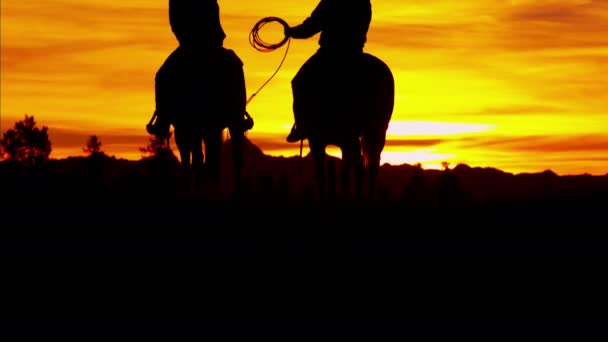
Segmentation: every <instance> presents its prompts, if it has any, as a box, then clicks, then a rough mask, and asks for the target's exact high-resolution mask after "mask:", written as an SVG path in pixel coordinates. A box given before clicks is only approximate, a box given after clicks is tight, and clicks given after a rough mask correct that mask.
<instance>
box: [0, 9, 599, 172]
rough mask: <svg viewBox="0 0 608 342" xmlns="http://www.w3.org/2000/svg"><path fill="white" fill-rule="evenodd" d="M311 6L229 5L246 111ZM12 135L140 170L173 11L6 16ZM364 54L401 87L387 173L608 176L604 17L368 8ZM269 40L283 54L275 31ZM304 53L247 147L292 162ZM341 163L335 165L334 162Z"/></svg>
mask: <svg viewBox="0 0 608 342" xmlns="http://www.w3.org/2000/svg"><path fill="white" fill-rule="evenodd" d="M317 3H318V1H317V0H293V1H285V0H264V1H253V0H219V4H220V8H221V20H222V25H223V27H224V30H225V31H226V34H227V39H226V41H225V46H226V47H227V48H230V49H233V50H234V51H235V52H236V53H237V54H238V55H239V56H240V57H241V59H242V60H243V62H244V70H245V77H246V81H247V87H248V92H249V94H250V95H251V93H253V92H254V91H255V90H257V88H258V87H259V86H260V85H262V84H263V83H264V82H265V81H266V80H267V79H268V77H270V76H271V75H272V73H273V72H274V71H275V69H276V68H277V66H278V65H279V63H280V61H281V59H282V58H283V55H284V53H285V47H283V48H282V49H279V50H276V51H274V52H272V53H261V52H258V51H256V50H255V49H253V48H252V47H251V46H250V45H249V39H248V37H249V32H250V30H251V28H252V27H253V26H254V24H255V23H256V22H257V21H258V20H260V19H262V18H264V17H268V16H276V17H281V18H283V19H284V20H286V21H287V22H288V23H290V24H292V25H296V24H299V23H301V22H302V21H303V20H304V19H305V18H306V17H307V16H308V15H309V14H310V12H311V11H312V10H313V8H314V7H315V6H316V4H317ZM0 6H1V12H0V13H1V20H0V25H1V36H0V45H1V51H0V54H1V63H2V64H1V74H0V79H1V84H0V91H1V93H0V96H1V97H0V116H1V130H2V132H4V131H6V130H7V129H9V128H11V127H12V126H13V124H14V123H15V121H16V120H20V119H23V118H24V116H25V114H28V115H33V116H34V117H35V119H36V121H37V122H38V124H39V125H41V126H48V127H49V133H50V136H51V141H52V143H53V153H52V155H51V157H52V158H63V157H66V156H73V155H83V154H84V153H83V151H82V148H83V146H84V145H85V142H86V140H87V137H88V136H90V135H93V134H96V135H98V136H99V137H100V139H101V141H102V143H103V146H102V147H103V150H104V151H105V152H106V153H108V154H110V155H115V156H117V157H123V158H128V159H139V158H141V153H140V152H139V148H140V147H143V146H145V145H146V144H147V141H148V137H149V136H148V134H147V133H146V131H145V124H146V123H147V122H148V120H149V119H150V117H151V115H152V113H153V111H154V76H155V73H156V71H157V69H158V68H159V67H160V65H161V64H162V63H163V61H164V60H165V58H166V57H167V56H168V54H169V53H170V52H171V51H172V50H173V49H174V48H175V47H176V46H177V41H176V40H175V37H174V36H173V33H172V32H171V29H170V27H169V20H168V11H167V7H168V1H167V0H158V1H157V0H122V1H112V0H86V1H73V0H1V1H0ZM372 8H373V20H372V24H371V27H370V31H369V34H368V43H367V45H366V47H365V50H366V51H367V52H369V53H372V54H374V55H376V56H378V57H380V58H382V59H383V60H384V61H385V62H386V63H387V64H388V65H389V66H390V67H391V69H392V71H393V73H394V75H395V80H396V107H395V111H394V114H393V117H392V122H391V126H390V128H389V132H388V141H387V145H386V148H385V151H384V153H383V161H384V162H388V163H392V164H401V163H410V164H413V163H421V164H422V165H423V166H424V167H427V168H437V167H440V165H441V162H443V161H447V162H449V163H450V164H451V165H456V164H458V163H466V164H468V165H471V166H480V167H496V168H500V169H502V170H505V171H508V172H514V173H519V172H540V171H544V170H547V169H551V170H553V171H555V172H557V173H558V174H582V173H590V174H606V173H608V1H606V0H601V1H591V0H559V1H558V0H536V1H534V0H467V1H444V0H415V1H414V0H372ZM261 34H262V37H263V38H264V40H267V41H278V40H280V39H281V38H282V28H281V27H280V26H273V25H269V26H267V27H266V28H265V29H264V31H263V32H262V33H261ZM317 40H318V36H315V37H313V38H311V39H308V40H294V41H292V43H291V47H290V50H289V52H288V55H287V59H286V61H285V64H284V66H283V68H282V69H281V70H280V72H279V73H278V74H277V76H276V77H275V78H274V79H273V80H272V81H271V83H269V85H268V86H267V87H266V88H264V89H263V90H262V92H260V93H259V95H258V96H257V97H255V99H254V100H253V101H252V102H251V103H250V105H249V106H248V112H249V113H250V114H251V115H252V116H253V117H254V119H255V127H254V129H253V130H252V131H250V132H249V133H248V136H249V138H250V139H251V140H252V141H253V142H254V143H255V144H257V145H258V146H260V147H261V148H262V149H263V150H264V152H265V153H267V154H271V155H285V156H289V155H297V154H299V144H288V143H287V142H285V136H286V135H287V133H288V132H289V129H290V127H291V123H292V120H293V116H292V111H291V101H292V98H291V86H290V81H291V79H292V77H293V76H294V75H295V73H296V72H297V70H298V68H299V67H300V66H301V65H302V64H303V63H304V62H305V61H306V59H307V58H308V57H309V56H311V55H312V54H313V53H314V52H315V50H316V49H317V47H318V45H317ZM332 153H335V152H332Z"/></svg>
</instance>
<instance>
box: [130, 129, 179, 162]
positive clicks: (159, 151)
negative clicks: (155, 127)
mask: <svg viewBox="0 0 608 342" xmlns="http://www.w3.org/2000/svg"><path fill="white" fill-rule="evenodd" d="M172 135H173V133H172V132H169V137H168V138H159V137H157V136H156V135H153V136H151V137H150V140H149V143H148V145H147V146H146V147H142V148H140V149H139V151H140V152H142V153H143V154H144V155H143V156H142V157H143V159H151V158H153V159H164V160H177V157H176V156H175V154H174V153H173V150H172V149H171V146H170V145H169V141H171V136H172Z"/></svg>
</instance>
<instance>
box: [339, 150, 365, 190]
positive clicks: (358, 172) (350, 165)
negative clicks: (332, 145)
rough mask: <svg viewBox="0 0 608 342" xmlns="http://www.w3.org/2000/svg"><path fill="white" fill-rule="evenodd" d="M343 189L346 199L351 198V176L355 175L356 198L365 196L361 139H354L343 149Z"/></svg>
mask: <svg viewBox="0 0 608 342" xmlns="http://www.w3.org/2000/svg"><path fill="white" fill-rule="evenodd" d="M341 150H342V161H343V166H342V189H343V193H344V196H345V198H349V197H350V174H351V171H354V173H355V191H356V193H355V194H356V196H357V197H358V198H361V197H362V195H363V187H362V185H361V183H362V179H363V157H362V156H361V143H360V141H359V139H354V140H352V141H349V142H347V143H345V144H344V145H343V146H342V148H341Z"/></svg>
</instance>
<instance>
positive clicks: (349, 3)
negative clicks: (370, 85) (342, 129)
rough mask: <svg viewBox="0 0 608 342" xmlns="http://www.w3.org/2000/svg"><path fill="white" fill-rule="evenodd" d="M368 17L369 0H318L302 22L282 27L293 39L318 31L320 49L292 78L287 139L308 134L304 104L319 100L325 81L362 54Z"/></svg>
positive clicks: (343, 70) (370, 13)
mask: <svg viewBox="0 0 608 342" xmlns="http://www.w3.org/2000/svg"><path fill="white" fill-rule="evenodd" d="M371 19H372V8H371V1H370V0H321V1H320V2H319V4H318V5H317V7H316V8H315V9H314V10H313V12H312V14H311V15H310V17H308V18H307V19H306V20H304V22H303V23H302V24H300V25H298V26H295V27H290V28H286V29H285V34H286V35H287V36H288V37H291V38H296V39H306V38H310V37H312V36H314V35H315V34H317V33H319V32H320V33H321V35H320V38H319V49H318V50H317V52H316V53H315V54H314V55H313V56H312V57H310V59H308V61H306V63H304V65H303V66H302V67H301V68H300V70H299V71H298V73H297V74H296V76H295V77H294V79H293V80H292V92H293V111H294V119H295V124H294V125H293V127H292V129H291V132H290V134H289V135H288V136H287V141H288V142H296V141H299V140H303V139H305V138H306V137H307V136H306V125H307V123H306V121H305V120H306V118H305V117H304V115H303V113H305V112H310V110H307V109H310V108H306V106H311V105H314V103H316V102H318V101H319V96H316V94H317V95H318V94H319V93H321V92H324V91H331V89H329V87H328V83H327V82H325V81H327V80H329V79H331V78H340V77H342V76H343V75H344V72H348V70H349V68H351V70H352V67H353V66H355V65H356V63H357V61H358V60H359V59H360V57H361V56H362V55H363V48H364V46H365V42H366V40H367V32H368V30H369V26H370V23H371ZM340 71H341V72H343V73H342V74H340Z"/></svg>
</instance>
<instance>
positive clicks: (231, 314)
mask: <svg viewBox="0 0 608 342" xmlns="http://www.w3.org/2000/svg"><path fill="white" fill-rule="evenodd" d="M125 165H126V166H125V167H126V168H129V167H132V166H133V165H132V164H125ZM59 169H61V170H62V171H61V172H60V173H59V175H60V176H57V175H53V176H50V173H48V174H45V176H42V178H39V176H36V177H34V178H32V177H31V175H29V176H28V175H23V174H21V173H18V172H15V173H9V175H10V176H12V178H11V177H8V178H7V177H6V175H7V173H6V170H4V172H5V173H3V175H4V176H3V180H7V179H10V180H11V181H10V182H6V181H4V185H3V189H4V190H3V193H2V196H3V198H4V199H5V202H4V204H3V206H2V208H3V209H2V211H1V216H0V217H1V218H2V223H1V224H2V228H1V232H2V239H1V240H0V254H2V260H3V263H2V275H3V277H2V279H3V283H4V284H3V288H4V290H3V296H2V305H1V307H2V309H0V312H1V315H2V317H1V318H2V320H0V335H7V336H15V335H17V336H59V335H71V336H80V337H84V336H112V337H118V336H167V337H168V336H180V335H183V336H282V337H287V336H310V337H313V336H315V337H316V336H319V337H320V336H365V337H367V336H370V337H371V336H485V337H489V336H513V337H515V336H517V337H523V336H555V337H562V336H573V337H574V336H605V335H608V330H607V328H606V327H607V325H606V323H607V322H608V320H607V318H608V317H607V314H606V312H607V311H606V310H605V308H606V307H607V306H606V304H608V300H607V298H606V297H607V295H606V289H607V288H608V286H606V285H608V284H606V281H605V280H604V273H605V268H606V267H605V266H606V261H607V260H608V259H607V256H608V248H607V247H608V243H607V242H608V239H606V233H605V230H606V227H608V225H606V217H605V215H606V214H605V213H606V208H607V206H606V204H608V202H607V198H608V196H606V194H608V192H607V191H606V187H605V186H606V177H595V178H594V177H580V178H576V179H570V178H568V179H565V178H562V177H558V178H556V177H555V176H554V175H551V174H543V175H536V176H534V175H532V176H522V177H520V178H518V177H515V176H513V175H504V174H498V175H497V174H495V173H494V172H493V171H484V172H482V174H475V175H474V177H471V176H470V175H471V174H473V173H474V172H475V170H470V169H464V170H462V169H461V170H460V171H456V170H455V171H454V174H456V175H458V177H459V178H458V179H459V180H460V182H459V183H458V184H460V185H462V187H456V188H454V187H450V186H448V187H447V189H448V190H449V189H452V190H450V191H447V192H446V191H443V192H441V191H438V190H436V189H440V187H439V188H438V187H434V186H432V184H440V182H435V183H433V181H432V180H433V179H440V178H437V177H439V176H440V173H438V174H435V177H436V178H432V177H433V175H430V176H429V177H430V178H428V179H430V180H431V181H430V182H428V183H426V184H427V188H426V190H424V191H422V192H421V191H420V188H419V187H418V188H415V187H414V188H415V189H418V190H415V189H414V190H412V189H413V187H412V186H409V187H407V184H406V189H409V191H410V192H409V194H410V196H409V197H408V196H405V197H390V196H389V197H390V198H393V199H391V200H387V199H386V198H384V199H383V200H379V201H375V202H372V203H369V202H345V201H342V200H334V201H326V202H322V203H320V202H318V201H314V200H311V199H310V198H308V197H306V196H304V197H299V199H295V200H294V199H293V197H289V196H287V195H286V192H285V191H284V190H285V189H283V190H281V189H279V190H276V189H274V188H273V187H272V186H270V185H269V184H266V185H267V187H255V186H250V187H249V188H248V189H249V190H248V191H247V192H245V193H244V195H243V196H242V197H240V199H226V198H224V199H221V200H218V199H217V198H208V197H205V196H204V195H184V194H180V193H175V192H172V191H168V192H166V191H159V190H158V189H148V186H147V185H149V184H151V183H150V182H151V181H153V180H154V179H155V178H154V177H156V176H155V175H149V174H142V173H140V172H139V171H137V172H136V171H129V172H131V175H129V174H128V173H124V174H123V176H122V177H119V178H116V179H118V180H117V181H116V182H112V183H110V184H109V185H108V183H104V186H98V185H99V184H100V183H98V182H95V183H90V179H89V178H87V177H86V176H82V174H80V173H78V172H76V171H66V170H70V168H69V167H66V165H65V164H62V165H61V167H60V168H59ZM0 171H2V170H0ZM9 171H10V170H9ZM389 171H390V170H389ZM387 172H388V171H387ZM392 172H395V170H392ZM399 172H400V171H399ZM458 172H461V173H458ZM477 172H479V170H477ZM488 172H489V173H491V174H492V175H493V176H492V177H503V178H500V181H496V178H492V179H495V181H492V182H489V183H488V184H494V185H496V184H505V182H507V183H508V185H507V186H506V187H505V189H507V190H509V189H531V188H534V187H535V186H537V185H538V184H542V186H541V187H540V188H542V190H543V192H542V193H540V195H539V194H538V193H536V195H534V194H533V195H530V193H528V192H525V196H510V195H509V196H507V195H505V196H503V195H500V196H495V197H493V198H491V196H490V197H479V196H480V194H483V192H482V191H481V190H479V191H472V190H470V189H472V188H471V185H467V184H469V183H467V179H468V180H470V179H475V180H477V181H479V182H481V180H482V179H486V181H487V177H484V176H483V175H487V173H488ZM78 175H80V176H78ZM467 175H469V178H467ZM83 177H84V178H83ZM428 179H427V180H428ZM450 179H451V178H450ZM258 181H259V182H262V183H263V182H265V180H264V179H262V180H259V179H258ZM509 182H510V183H509ZM522 182H523V183H522ZM406 183H407V182H406ZM422 183H424V182H422ZM83 184H84V185H86V186H83ZM390 184H398V183H396V182H392V183H390ZM409 184H410V185H411V184H412V182H410V183H409ZM428 184H431V185H430V186H429V185H428ZM517 184H520V188H518V187H517ZM521 184H523V185H521ZM572 184H574V186H573V185H572ZM433 189H435V190H433ZM454 189H456V190H454ZM459 189H460V190H459ZM479 189H482V190H483V189H487V187H486V186H485V185H484V186H480V187H479ZM496 189H497V188H496ZM564 189H565V190H564ZM571 189H576V190H577V191H572V190H571ZM581 189H583V190H584V191H582V190H581ZM590 189H591V190H590ZM444 190H445V188H444ZM463 190H464V191H463ZM416 191H417V192H416ZM425 191H426V192H425ZM496 191H499V190H495V188H493V190H492V191H491V192H490V193H496ZM500 191H506V190H504V189H503V190H500ZM504 193H505V192H502V193H501V194H504ZM516 193H518V194H521V193H522V192H521V191H520V190H517V191H516ZM412 194H416V195H415V196H414V195H412ZM425 194H426V195H425ZM474 194H476V195H474ZM473 195H474V196H473ZM394 198H397V199H398V200H394ZM480 198H483V200H480Z"/></svg>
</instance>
